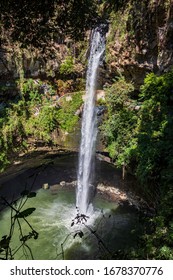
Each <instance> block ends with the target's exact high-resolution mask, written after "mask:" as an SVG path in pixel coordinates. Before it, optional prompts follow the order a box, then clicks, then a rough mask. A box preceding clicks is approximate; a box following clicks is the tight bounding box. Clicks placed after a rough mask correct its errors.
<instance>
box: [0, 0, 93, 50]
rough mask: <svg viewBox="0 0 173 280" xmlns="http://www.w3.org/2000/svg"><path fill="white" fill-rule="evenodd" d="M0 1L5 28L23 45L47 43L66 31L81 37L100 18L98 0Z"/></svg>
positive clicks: (5, 30) (2, 23) (4, 29)
mask: <svg viewBox="0 0 173 280" xmlns="http://www.w3.org/2000/svg"><path fill="white" fill-rule="evenodd" d="M0 4H1V29H3V31H4V32H8V33H9V35H10V36H11V38H12V39H13V41H20V42H22V44H23V46H26V45H30V44H32V45H34V46H36V47H38V46H43V45H46V43H47V42H48V41H49V40H50V39H54V37H58V38H59V39H61V38H62V37H63V36H64V35H69V36H70V37H72V38H74V39H79V38H81V36H83V34H84V32H85V31H86V30H87V29H88V28H90V27H92V26H93V25H94V24H95V23H96V22H97V19H98V15H97V7H96V1H91V0H87V1H84V0H79V1H76V0H70V1H66V0H65V1H62V0H49V1H48V0H40V1H36V0H32V1H29V0H7V1H3V0H1V2H0ZM1 39H3V38H2V35H1Z"/></svg>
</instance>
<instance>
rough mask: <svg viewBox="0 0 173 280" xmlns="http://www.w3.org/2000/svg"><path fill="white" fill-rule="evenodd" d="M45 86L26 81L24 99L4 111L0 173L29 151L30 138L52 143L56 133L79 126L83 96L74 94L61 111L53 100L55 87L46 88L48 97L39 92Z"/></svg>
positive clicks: (2, 117) (1, 125)
mask: <svg viewBox="0 0 173 280" xmlns="http://www.w3.org/2000/svg"><path fill="white" fill-rule="evenodd" d="M43 86H45V84H44V83H43V82H41V81H37V83H36V82H35V81H34V80H32V79H29V80H25V81H24V84H23V95H22V97H21V99H20V100H18V101H17V102H16V103H11V104H9V105H8V107H6V108H5V109H3V111H1V115H0V145H1V152H0V170H3V168H4V167H5V166H6V165H7V164H8V163H9V161H10V156H12V155H14V154H15V153H19V152H20V151H22V150H26V149H27V147H28V145H27V143H28V138H34V141H38V140H42V141H43V142H44V143H47V144H49V143H51V142H52V141H53V140H52V139H53V138H52V132H53V131H54V130H56V129H58V130H59V129H62V130H64V131H68V132H70V131H72V130H73V129H74V127H75V126H76V124H77V122H78V119H79V117H78V116H77V115H75V113H76V111H77V110H78V109H79V107H80V106H81V104H82V98H81V94H80V93H76V94H73V96H72V100H71V101H69V102H63V105H62V108H60V107H59V106H58V105H57V104H56V102H54V101H53V100H52V99H51V94H53V93H54V89H53V88H52V86H51V85H47V88H48V90H49V92H48V94H47V95H48V96H45V95H43V94H42V93H41V92H40V89H42V87H43Z"/></svg>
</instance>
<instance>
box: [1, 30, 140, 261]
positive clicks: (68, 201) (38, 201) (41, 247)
mask: <svg viewBox="0 0 173 280" xmlns="http://www.w3.org/2000/svg"><path fill="white" fill-rule="evenodd" d="M104 49H105V32H103V31H102V32H100V29H99V28H96V29H95V30H94V31H93V34H92V43H91V50H90V58H89V64H88V71H87V83H86V102H85V104H84V111H83V119H82V129H81V145H80V152H79V163H78V176H77V181H78V185H77V193H76V194H75V190H74V188H71V189H68V188H63V187H60V186H59V188H58V191H57V193H56V194H52V193H51V191H49V190H43V189H40V190H38V191H37V195H36V197H34V198H30V199H28V200H27V202H26V204H25V207H24V209H22V210H25V209H27V208H31V207H33V206H35V208H36V210H35V211H34V212H33V213H32V215H30V216H29V217H27V220H28V221H29V223H30V224H31V225H32V227H33V228H34V230H36V231H37V232H38V233H39V237H38V239H37V240H35V239H33V238H32V239H29V240H28V241H27V245H28V246H29V247H30V248H31V250H32V254H33V257H34V259H43V260H45V259H47V260H53V259H74V260H75V259H78V260H80V259H100V258H106V259H107V258H111V254H113V252H115V251H117V250H121V249H122V250H124V249H127V248H130V247H131V246H135V244H136V242H137V241H136V240H137V236H138V234H137V233H136V232H138V228H139V220H138V216H137V214H136V212H135V211H134V209H132V208H130V207H126V206H120V205H119V204H118V203H115V202H110V201H108V200H106V199H105V197H103V196H101V195H99V194H97V196H96V198H95V201H94V211H93V205H92V199H93V195H92V192H93V187H92V185H93V181H94V176H93V173H94V169H95V168H94V164H95V160H94V159H95V144H96V137H97V119H96V112H95V89H96V80H97V72H98V67H99V63H100V61H101V59H102V57H103V54H104ZM97 163H98V162H97ZM69 164H72V165H73V167H74V162H73V161H72V159H70V158H69V157H68V159H67V158H66V160H65V162H63V158H60V161H57V162H55V160H54V162H53V170H56V176H58V171H57V170H58V168H60V166H61V169H60V173H63V172H64V171H65V169H67V170H68V173H70V172H71V169H70V168H71V166H69ZM109 169H111V166H110V167H109V165H108V167H107V169H105V168H104V172H106V173H107V174H106V176H108V177H109ZM111 172H112V171H111ZM113 172H114V173H115V171H113ZM63 174H64V180H66V177H65V176H66V175H65V174H67V173H65V172H64V173H63ZM45 175H46V173H45V172H44V174H42V175H40V176H42V177H44V176H45ZM103 175H104V174H99V176H103ZM50 176H51V175H50V171H49V173H48V174H47V177H44V180H47V182H48V180H49V178H50ZM75 176H76V175H75ZM110 177H111V178H112V177H113V176H112V175H111V176H110ZM19 179H20V178H19ZM42 179H43V178H40V180H42ZM61 180H62V179H61ZM21 183H22V184H23V185H25V183H26V182H24V181H23V182H21ZM20 201H21V200H19V201H18V203H19V204H20ZM76 206H77V209H78V211H79V213H80V216H81V215H83V216H84V217H86V216H88V218H87V221H86V222H85V223H78V220H77V221H76V222H73V221H74V220H75V218H76V216H77V214H76ZM10 215H11V210H10V209H7V210H4V211H3V212H1V213H0V220H1V229H0V234H1V236H3V235H7V234H8V232H9V229H10ZM72 224H73V226H72ZM21 228H22V231H23V235H27V234H28V233H29V231H30V228H28V225H27V223H26V222H25V221H24V220H23V219H21ZM19 232H20V231H19V228H18V227H16V228H15V231H14V234H13V238H12V240H11V242H10V245H11V247H12V250H15V248H18V247H19V246H20V245H21V241H20V238H21V236H20V234H19ZM14 258H15V259H28V258H29V259H30V258H31V255H30V252H29V251H28V250H27V248H25V250H23V249H22V248H21V249H20V250H18V251H17V252H16V253H15V256H14Z"/></svg>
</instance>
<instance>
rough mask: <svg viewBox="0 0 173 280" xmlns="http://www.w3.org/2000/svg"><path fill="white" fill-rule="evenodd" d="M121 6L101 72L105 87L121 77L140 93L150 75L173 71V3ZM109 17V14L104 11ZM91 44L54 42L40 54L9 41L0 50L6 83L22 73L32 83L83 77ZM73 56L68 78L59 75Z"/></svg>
mask: <svg viewBox="0 0 173 280" xmlns="http://www.w3.org/2000/svg"><path fill="white" fill-rule="evenodd" d="M109 2H110V1H105V3H109ZM121 2H122V3H124V4H122V6H121V7H119V8H118V10H117V8H116V10H115V9H113V8H112V9H111V12H110V10H109V16H108V17H109V21H110V25H109V32H108V34H107V50H106V64H105V69H104V70H102V71H101V84H102V85H103V84H104V83H105V82H106V81H107V80H108V81H111V79H112V78H114V77H115V76H116V75H119V74H120V73H121V74H123V75H124V76H125V78H126V80H127V81H132V82H133V83H134V86H135V89H137V90H138V89H139V87H140V85H141V84H142V83H143V79H144V77H145V76H146V74H147V73H148V72H151V71H154V72H155V73H158V74H161V73H163V72H165V71H168V70H169V69H170V68H171V67H172V65H173V0H143V1H139V0H127V1H123V0H122V1H121ZM98 6H99V4H98ZM104 12H105V14H106V13H107V11H106V10H105V11H104V9H103V14H104ZM7 37H8V36H7ZM88 41H89V33H88V34H87V36H86V41H83V42H78V43H76V42H73V41H72V40H69V39H68V38H65V37H64V41H63V42H59V41H58V39H54V41H52V42H50V44H49V46H46V47H45V49H44V50H42V51H40V50H37V49H32V48H30V49H23V50H21V49H20V48H19V46H18V45H17V44H16V43H15V44H14V43H11V42H10V40H9V38H8V39H7V40H6V44H5V45H4V46H2V47H1V50H0V76H1V79H6V80H9V79H11V78H17V77H19V76H20V74H21V71H23V72H24V75H25V76H26V77H33V78H37V77H40V76H42V77H43V78H47V77H51V78H56V79H63V74H65V76H66V77H65V79H68V78H69V79H75V78H76V77H80V78H81V77H84V76H85V71H86V60H87V48H88ZM69 56H70V57H71V58H72V62H73V65H72V67H71V70H70V71H71V73H70V75H69V77H68V75H66V74H68V73H60V72H61V71H60V68H61V65H62V64H63V63H64V62H65V63H66V62H67V63H66V64H67V65H66V66H67V67H68V61H66V58H67V57H68V58H69ZM66 66H65V67H66ZM63 69H64V68H63ZM68 70H69V69H67V72H68Z"/></svg>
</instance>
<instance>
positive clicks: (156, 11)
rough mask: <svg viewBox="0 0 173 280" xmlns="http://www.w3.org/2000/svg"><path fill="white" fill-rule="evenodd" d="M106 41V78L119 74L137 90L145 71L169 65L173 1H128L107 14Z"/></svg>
mask: <svg viewBox="0 0 173 280" xmlns="http://www.w3.org/2000/svg"><path fill="white" fill-rule="evenodd" d="M110 21H111V23H110V30H109V34H108V38H107V41H108V43H107V68H108V72H109V75H111V76H112V75H114V73H117V74H118V73H122V74H123V75H124V76H125V78H126V79H127V80H129V81H133V83H134V86H135V88H136V89H138V88H139V87H140V85H141V84H142V82H143V79H144V77H145V76H146V74H147V73H148V72H151V71H153V72H155V73H158V74H160V73H162V72H165V71H167V70H169V69H170V68H171V67H172V65H173V1H172V0H144V1H138V0H131V1H128V4H126V5H125V6H124V8H122V9H121V10H119V11H118V12H112V13H111V19H110Z"/></svg>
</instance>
